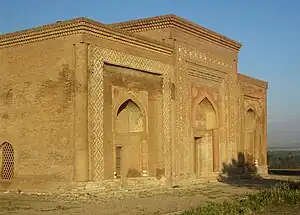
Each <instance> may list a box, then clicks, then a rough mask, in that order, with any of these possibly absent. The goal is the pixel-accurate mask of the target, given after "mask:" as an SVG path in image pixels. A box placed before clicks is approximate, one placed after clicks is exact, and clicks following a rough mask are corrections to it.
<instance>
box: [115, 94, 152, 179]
mask: <svg viewBox="0 0 300 215" xmlns="http://www.w3.org/2000/svg"><path fill="white" fill-rule="evenodd" d="M136 101H137V100H136V99H134V98H127V99H126V100H125V101H123V102H122V103H121V104H120V105H118V106H117V107H118V108H117V109H116V115H115V117H114V131H115V132H114V133H115V134H114V148H115V150H114V163H115V165H114V167H115V173H116V177H117V178H124V177H140V176H142V172H143V171H147V157H148V156H147V151H148V145H147V142H146V141H145V135H146V122H147V116H146V112H145V111H144V109H143V107H141V104H140V105H138V102H136Z"/></svg>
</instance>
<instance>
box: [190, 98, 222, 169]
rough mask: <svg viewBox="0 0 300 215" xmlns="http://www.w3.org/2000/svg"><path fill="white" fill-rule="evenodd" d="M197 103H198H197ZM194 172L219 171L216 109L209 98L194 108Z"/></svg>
mask: <svg viewBox="0 0 300 215" xmlns="http://www.w3.org/2000/svg"><path fill="white" fill-rule="evenodd" d="M196 102H197V101H196ZM193 114H194V119H195V123H194V141H195V142H194V144H195V147H194V172H195V173H196V174H198V175H199V174H203V173H204V174H205V173H207V172H217V171H219V130H218V127H219V126H218V124H219V122H218V114H217V111H216V108H215V107H214V105H213V103H212V102H211V100H210V99H209V98H208V97H204V98H202V100H200V102H199V100H198V102H197V103H196V104H195V107H194V113H193Z"/></svg>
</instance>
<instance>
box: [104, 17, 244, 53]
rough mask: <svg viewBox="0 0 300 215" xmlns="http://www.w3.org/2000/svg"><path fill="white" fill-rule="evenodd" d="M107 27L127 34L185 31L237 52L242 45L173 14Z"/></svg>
mask: <svg viewBox="0 0 300 215" xmlns="http://www.w3.org/2000/svg"><path fill="white" fill-rule="evenodd" d="M109 26H112V27H118V28H120V29H123V30H125V31H128V32H132V33H134V32H141V31H149V30H155V29H162V28H168V27H170V28H176V29H178V30H181V31H185V32H187V33H189V34H192V35H194V36H196V37H198V38H202V39H205V40H207V41H210V42H214V43H216V44H219V45H222V46H225V47H227V48H229V49H231V50H233V51H236V52H238V51H239V50H240V48H241V47H242V44H241V43H239V42H237V41H235V40H232V39H230V38H228V37H226V36H223V35H221V34H219V33H216V32H214V31H212V30H209V29H207V28H205V27H202V26H200V25H198V24H196V23H193V22H191V21H189V20H186V19H184V18H181V17H178V16H176V15H173V14H169V15H164V16H155V17H151V18H144V19H137V20H132V21H127V22H120V23H113V24H110V25H109Z"/></svg>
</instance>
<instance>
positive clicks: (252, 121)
mask: <svg viewBox="0 0 300 215" xmlns="http://www.w3.org/2000/svg"><path fill="white" fill-rule="evenodd" d="M255 136H256V114H255V112H254V110H253V109H249V110H247V112H246V117H245V149H244V150H245V158H246V161H247V162H248V163H253V162H254V159H255Z"/></svg>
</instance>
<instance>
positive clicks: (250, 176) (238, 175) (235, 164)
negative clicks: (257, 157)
mask: <svg viewBox="0 0 300 215" xmlns="http://www.w3.org/2000/svg"><path fill="white" fill-rule="evenodd" d="M246 157H247V159H246ZM253 160H254V159H252V158H251V157H250V156H249V155H247V156H245V154H244V153H241V152H240V153H239V154H238V159H237V160H236V159H232V161H231V163H230V164H226V163H223V166H222V170H221V173H220V174H219V178H218V180H219V181H220V182H222V183H225V184H229V185H232V186H236V187H248V188H253V189H259V188H270V187H273V186H275V185H276V184H278V183H279V182H283V181H284V180H279V179H272V178H270V177H262V176H261V175H260V174H259V172H258V169H257V168H256V167H255V165H254V163H253V162H249V161H253ZM282 173H284V172H282ZM277 175H279V174H277ZM285 182H287V181H286V180H285ZM288 183H289V184H290V187H291V188H296V189H300V183H293V182H291V181H288Z"/></svg>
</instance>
